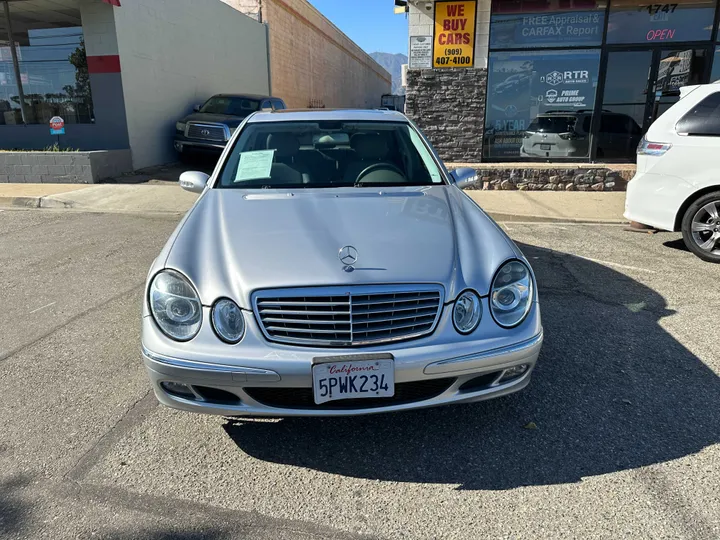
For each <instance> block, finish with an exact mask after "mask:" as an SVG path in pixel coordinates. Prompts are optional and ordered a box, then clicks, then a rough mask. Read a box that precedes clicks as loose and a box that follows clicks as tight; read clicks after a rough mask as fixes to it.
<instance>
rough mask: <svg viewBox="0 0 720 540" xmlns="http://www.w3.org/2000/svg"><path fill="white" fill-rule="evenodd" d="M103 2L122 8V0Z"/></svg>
mask: <svg viewBox="0 0 720 540" xmlns="http://www.w3.org/2000/svg"><path fill="white" fill-rule="evenodd" d="M103 2H105V3H106V4H110V5H111V6H117V7H120V0H103Z"/></svg>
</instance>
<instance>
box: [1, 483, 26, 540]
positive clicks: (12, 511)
mask: <svg viewBox="0 0 720 540" xmlns="http://www.w3.org/2000/svg"><path fill="white" fill-rule="evenodd" d="M28 484H30V478H29V477H27V476H25V475H22V474H16V475H14V476H11V477H9V478H7V479H5V480H0V537H4V535H10V534H13V533H18V532H19V531H22V530H23V529H24V527H25V523H26V522H27V520H28V518H29V517H30V508H29V505H28V504H26V503H25V502H23V501H22V500H21V499H20V498H19V497H18V495H17V491H18V490H21V489H22V488H24V487H25V486H27V485H28Z"/></svg>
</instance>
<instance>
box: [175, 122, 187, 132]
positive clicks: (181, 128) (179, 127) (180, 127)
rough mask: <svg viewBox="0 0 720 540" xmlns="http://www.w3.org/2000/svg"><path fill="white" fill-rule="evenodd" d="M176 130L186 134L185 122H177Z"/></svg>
mask: <svg viewBox="0 0 720 540" xmlns="http://www.w3.org/2000/svg"><path fill="white" fill-rule="evenodd" d="M175 129H176V130H178V131H182V132H183V133H185V122H177V123H176V124H175Z"/></svg>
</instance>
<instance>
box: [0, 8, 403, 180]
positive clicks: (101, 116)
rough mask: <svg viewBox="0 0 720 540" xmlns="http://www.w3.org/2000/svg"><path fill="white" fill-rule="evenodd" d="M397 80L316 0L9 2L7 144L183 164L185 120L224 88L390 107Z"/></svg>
mask: <svg viewBox="0 0 720 540" xmlns="http://www.w3.org/2000/svg"><path fill="white" fill-rule="evenodd" d="M390 85H391V82H390V75H389V74H388V73H387V72H386V71H384V70H383V69H382V68H381V67H380V66H379V65H378V64H377V63H375V62H374V61H373V60H372V59H371V58H370V57H369V56H368V55H367V54H365V53H364V52H363V51H362V50H360V48H359V47H358V46H357V45H355V44H354V43H353V42H352V41H351V40H350V39H349V38H347V36H345V35H344V34H343V33H342V32H340V31H339V30H338V29H337V28H335V27H334V26H333V25H332V24H331V23H330V22H329V21H327V20H326V19H325V18H324V17H322V15H320V13H319V12H317V10H315V9H314V8H312V6H310V4H309V3H308V2H307V1H306V0H263V1H262V2H259V1H255V2H249V1H248V0H223V1H221V0H202V1H198V0H0V149H17V150H41V149H44V148H47V147H49V146H51V145H53V144H54V143H56V142H57V141H58V138H57V137H56V136H54V135H51V133H50V127H49V122H50V120H51V118H53V117H55V116H60V117H62V118H63V119H64V121H65V134H64V135H61V136H60V141H59V142H60V146H62V147H65V148H72V149H78V150H128V149H129V150H130V152H131V155H132V167H133V168H135V169H138V168H143V167H148V166H152V165H157V164H161V163H167V162H171V161H175V160H176V159H177V156H176V154H175V152H174V150H173V144H172V140H173V135H174V133H175V122H176V121H177V120H178V119H179V118H182V117H183V116H185V115H186V114H187V113H189V112H190V111H192V108H193V106H195V105H197V104H201V103H203V102H204V101H205V100H206V99H208V98H209V97H210V96H212V95H213V94H217V93H248V94H265V95H268V94H270V93H273V94H274V95H277V96H279V97H282V98H283V99H284V100H285V101H286V103H287V104H288V105H289V106H290V107H303V108H304V107H379V106H380V99H381V96H382V95H383V94H384V93H387V92H389V91H390Z"/></svg>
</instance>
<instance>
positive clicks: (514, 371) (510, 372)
mask: <svg viewBox="0 0 720 540" xmlns="http://www.w3.org/2000/svg"><path fill="white" fill-rule="evenodd" d="M528 369H530V366H529V365H528V364H520V365H519V366H513V367H511V368H507V369H506V370H505V371H503V374H502V376H501V377H500V379H498V383H503V382H506V381H509V380H510V379H517V378H518V377H520V376H521V375H523V374H525V372H526V371H527V370H528Z"/></svg>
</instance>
